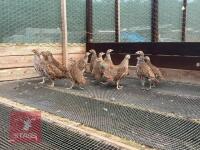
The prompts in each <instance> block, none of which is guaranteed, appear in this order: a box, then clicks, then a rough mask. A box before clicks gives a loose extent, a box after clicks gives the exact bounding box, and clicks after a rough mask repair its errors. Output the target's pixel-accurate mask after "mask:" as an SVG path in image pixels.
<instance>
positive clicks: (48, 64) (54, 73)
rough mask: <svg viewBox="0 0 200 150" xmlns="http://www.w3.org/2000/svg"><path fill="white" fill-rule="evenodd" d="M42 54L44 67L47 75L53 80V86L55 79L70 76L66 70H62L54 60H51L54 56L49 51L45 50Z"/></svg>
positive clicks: (52, 85)
mask: <svg viewBox="0 0 200 150" xmlns="http://www.w3.org/2000/svg"><path fill="white" fill-rule="evenodd" d="M41 55H42V68H43V70H44V72H45V75H46V77H47V78H49V79H50V80H51V82H52V84H51V85H50V86H51V87H54V80H56V79H63V78H67V77H68V76H67V75H66V73H65V72H63V71H62V70H60V69H59V68H58V67H57V66H56V65H55V64H54V63H53V60H51V59H52V58H51V56H50V55H49V53H48V52H44V51H43V52H41Z"/></svg>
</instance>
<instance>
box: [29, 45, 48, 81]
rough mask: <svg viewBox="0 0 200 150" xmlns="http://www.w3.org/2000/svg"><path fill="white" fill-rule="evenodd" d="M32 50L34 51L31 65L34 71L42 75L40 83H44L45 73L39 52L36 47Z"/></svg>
mask: <svg viewBox="0 0 200 150" xmlns="http://www.w3.org/2000/svg"><path fill="white" fill-rule="evenodd" d="M32 52H33V53H34V58H33V66H34V68H35V70H36V72H37V73H38V74H39V75H40V76H41V77H42V82H40V83H41V84H44V83H45V77H46V74H45V72H44V70H43V66H42V65H43V64H42V59H41V56H40V53H39V52H38V50H36V49H34V50H32Z"/></svg>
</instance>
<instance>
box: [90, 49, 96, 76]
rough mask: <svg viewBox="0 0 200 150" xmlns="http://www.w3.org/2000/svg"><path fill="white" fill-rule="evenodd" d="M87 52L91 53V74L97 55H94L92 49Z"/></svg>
mask: <svg viewBox="0 0 200 150" xmlns="http://www.w3.org/2000/svg"><path fill="white" fill-rule="evenodd" d="M89 52H90V53H91V59H90V72H92V70H93V67H94V63H95V60H96V59H97V53H96V51H95V50H94V49H91V50H90V51H89Z"/></svg>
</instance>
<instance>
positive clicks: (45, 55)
mask: <svg viewBox="0 0 200 150" xmlns="http://www.w3.org/2000/svg"><path fill="white" fill-rule="evenodd" d="M40 54H41V55H42V57H43V58H44V59H45V60H48V56H47V52H44V51H42V52H41V53H40Z"/></svg>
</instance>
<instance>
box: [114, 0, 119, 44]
mask: <svg viewBox="0 0 200 150" xmlns="http://www.w3.org/2000/svg"><path fill="white" fill-rule="evenodd" d="M115 42H120V0H115Z"/></svg>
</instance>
